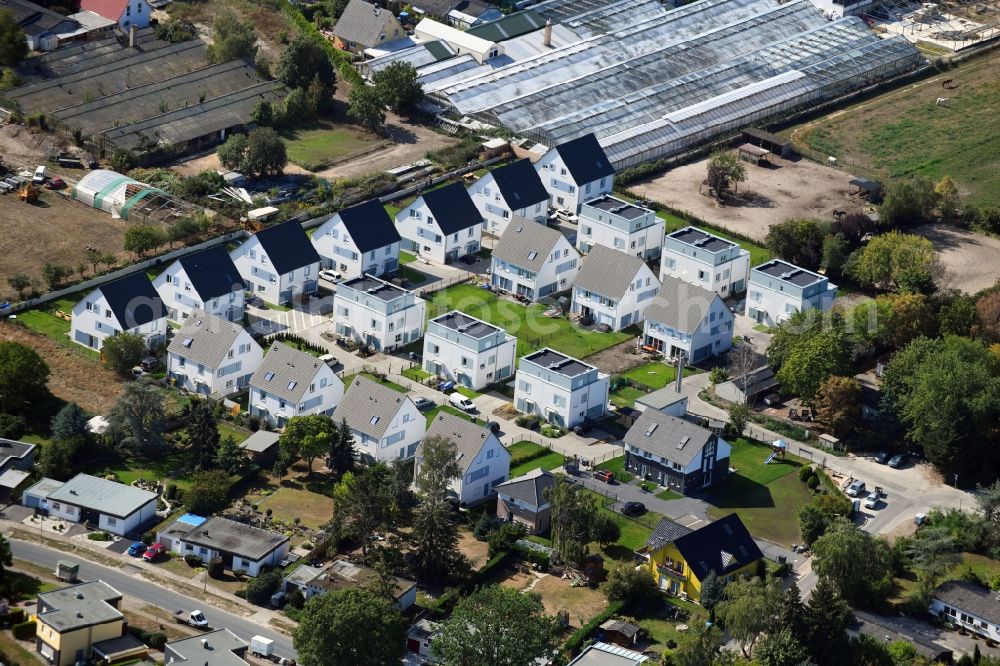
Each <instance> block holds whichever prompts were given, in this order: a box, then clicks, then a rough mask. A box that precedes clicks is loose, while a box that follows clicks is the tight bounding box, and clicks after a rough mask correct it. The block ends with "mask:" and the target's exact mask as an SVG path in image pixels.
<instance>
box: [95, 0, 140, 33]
mask: <svg viewBox="0 0 1000 666" xmlns="http://www.w3.org/2000/svg"><path fill="white" fill-rule="evenodd" d="M80 11H81V12H86V11H90V12H94V13H95V14H97V15H98V16H100V17H102V18H105V19H108V20H109V21H115V22H116V23H118V26H119V27H120V28H121V29H122V30H124V31H125V32H128V31H129V30H130V29H131V28H133V27H134V28H145V27H147V26H148V25H149V21H150V19H151V18H152V16H153V8H152V6H151V5H150V4H149V2H147V0H81V1H80Z"/></svg>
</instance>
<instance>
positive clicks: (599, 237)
mask: <svg viewBox="0 0 1000 666" xmlns="http://www.w3.org/2000/svg"><path fill="white" fill-rule="evenodd" d="M662 244H663V220H661V219H660V218H658V217H657V216H656V213H655V212H653V211H651V210H650V209H648V208H643V207H641V206H636V205H635V204H632V203H629V202H627V201H623V200H622V199H619V198H617V197H613V196H611V195H610V194H605V195H603V196H601V197H598V198H596V199H590V200H589V201H587V202H585V203H583V204H581V206H580V222H579V231H578V233H577V236H576V247H577V249H578V250H580V252H583V253H584V254H586V253H587V252H590V249H591V248H592V247H594V246H595V245H603V246H604V247H609V248H611V249H613V250H619V251H621V252H627V253H628V254H631V255H634V256H636V257H639V258H640V259H642V260H643V261H652V260H653V259H657V258H659V256H660V246H661V245H662Z"/></svg>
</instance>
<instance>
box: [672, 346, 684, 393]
mask: <svg viewBox="0 0 1000 666" xmlns="http://www.w3.org/2000/svg"><path fill="white" fill-rule="evenodd" d="M683 380H684V352H681V353H680V354H678V355H677V386H676V387H675V389H674V390H676V391H677V392H678V393H680V392H681V382H682V381H683Z"/></svg>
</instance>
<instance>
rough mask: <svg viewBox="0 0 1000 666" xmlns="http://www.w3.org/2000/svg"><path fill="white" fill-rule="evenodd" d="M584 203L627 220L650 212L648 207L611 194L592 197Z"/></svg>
mask: <svg viewBox="0 0 1000 666" xmlns="http://www.w3.org/2000/svg"><path fill="white" fill-rule="evenodd" d="M584 205H585V206H590V207H591V208H596V209H598V210H603V211H604V212H606V213H611V214H613V215H618V216H619V217H624V218H625V219H626V220H635V219H638V218H640V217H642V216H643V215H646V214H647V213H649V209H648V208H642V207H640V206H636V205H635V204H632V203H629V202H627V201H623V200H621V199H619V198H618V197H613V196H611V195H605V196H603V197H599V198H597V199H591V200H590V201H586V202H584Z"/></svg>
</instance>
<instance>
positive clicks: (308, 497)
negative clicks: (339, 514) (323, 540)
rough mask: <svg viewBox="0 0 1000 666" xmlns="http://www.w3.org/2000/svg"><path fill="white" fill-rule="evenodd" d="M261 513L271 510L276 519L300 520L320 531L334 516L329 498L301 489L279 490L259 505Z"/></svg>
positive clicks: (289, 521) (287, 521)
mask: <svg viewBox="0 0 1000 666" xmlns="http://www.w3.org/2000/svg"><path fill="white" fill-rule="evenodd" d="M257 504H258V506H259V507H260V510H261V511H266V510H267V509H271V511H272V514H273V515H274V517H275V518H278V519H279V520H283V521H285V522H286V523H292V522H293V521H294V520H295V518H298V519H299V520H300V521H301V522H302V524H303V525H305V526H306V527H311V528H314V529H318V528H320V527H322V526H323V525H325V524H326V523H328V522H329V521H330V518H331V517H332V515H333V503H332V502H331V501H330V498H329V497H326V496H325V495H320V494H319V493H314V492H311V491H309V490H301V489H299V488H279V489H278V490H276V491H274V492H273V493H272V494H270V495H268V496H267V497H265V498H264V499H262V500H260V501H259V502H258V503H257Z"/></svg>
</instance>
